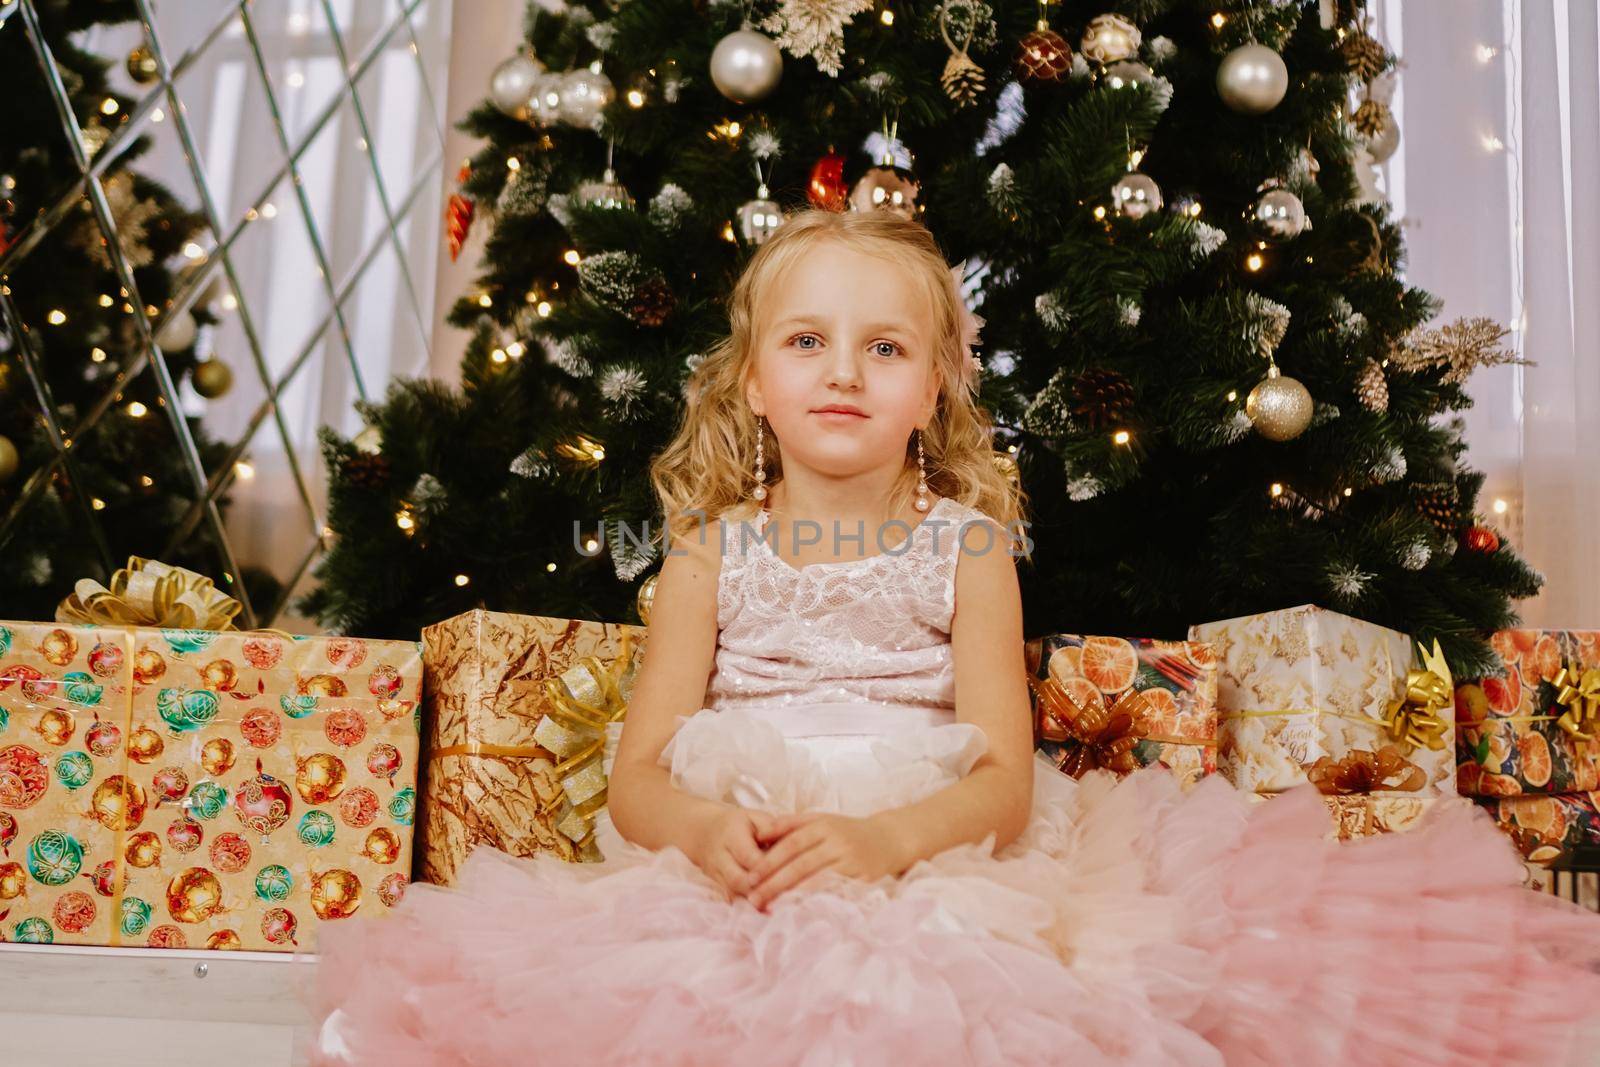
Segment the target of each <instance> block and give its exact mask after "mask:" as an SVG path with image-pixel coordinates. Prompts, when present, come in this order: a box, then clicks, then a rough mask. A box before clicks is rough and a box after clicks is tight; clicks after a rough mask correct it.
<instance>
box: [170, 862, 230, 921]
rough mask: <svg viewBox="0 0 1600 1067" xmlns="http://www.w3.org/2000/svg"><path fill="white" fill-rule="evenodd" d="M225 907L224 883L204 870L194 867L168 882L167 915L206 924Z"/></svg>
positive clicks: (179, 919) (180, 919)
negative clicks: (223, 904)
mask: <svg viewBox="0 0 1600 1067" xmlns="http://www.w3.org/2000/svg"><path fill="white" fill-rule="evenodd" d="M221 908H222V883H221V882H218V881H217V876H216V875H214V874H212V873H211V872H210V871H208V870H206V869H205V868H204V867H190V868H189V869H188V870H186V871H183V872H182V873H180V874H178V875H177V877H175V878H173V879H172V881H170V882H168V883H167V912H168V913H169V914H171V916H172V917H173V918H174V919H176V920H178V921H179V922H181V923H203V922H205V921H206V920H207V919H209V918H211V916H213V915H215V914H216V913H217V912H218V911H219V910H220V909H221Z"/></svg>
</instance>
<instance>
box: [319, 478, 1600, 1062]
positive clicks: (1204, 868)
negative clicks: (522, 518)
mask: <svg viewBox="0 0 1600 1067" xmlns="http://www.w3.org/2000/svg"><path fill="white" fill-rule="evenodd" d="M763 522H764V516H763V518H762V520H761V521H758V522H755V523H749V522H743V523H741V522H732V523H731V524H730V525H728V526H727V527H725V530H726V532H727V534H728V536H726V537H725V538H724V556H723V563H722V573H721V577H720V579H719V591H718V623H719V625H720V627H721V635H720V638H719V647H718V649H717V654H716V670H715V673H714V675H713V678H712V682H711V685H710V688H709V691H708V703H707V706H706V707H705V708H703V709H701V710H699V711H698V712H696V713H695V714H693V715H690V716H685V717H684V718H683V719H681V720H680V724H679V729H678V731H677V733H676V735H675V736H674V737H673V739H672V741H671V742H670V743H669V744H668V745H667V747H666V749H665V750H664V751H663V752H662V755H661V762H662V764H663V765H664V766H669V767H670V768H671V774H672V779H673V781H674V782H675V783H676V785H677V786H678V787H679V788H681V789H683V790H685V791H687V792H690V793H694V794H697V795H700V796H704V797H710V798H715V799H719V800H723V801H727V802H729V803H733V804H739V805H744V806H746V807H751V808H760V809H763V810H766V811H769V812H775V813H779V812H795V811H808V810H824V811H830V812H839V813H847V814H854V815H866V814H869V813H871V812H875V811H879V810H882V809H885V808H889V807H894V806H899V805H903V804H907V803H910V802H913V801H916V800H919V799H921V798H922V797H925V796H927V795H929V794H930V793H933V792H935V791H937V790H939V789H941V788H944V787H946V786H948V785H950V784H951V783H953V782H955V781H957V780H958V779H959V778H961V777H962V776H963V775H964V774H966V773H967V772H968V771H969V770H970V769H971V767H972V765H973V763H974V762H975V761H976V760H977V759H978V757H979V756H980V755H981V754H982V752H983V751H984V747H985V738H984V735H983V734H982V733H981V732H980V730H979V729H978V728H977V727H975V726H972V725H969V724H965V723H962V722H959V721H957V718H956V713H955V708H954V694H955V685H954V683H955V673H954V672H955V664H954V663H953V662H952V658H951V645H950V625H951V619H952V616H953V614H954V610H955V572H956V566H957V562H958V556H959V554H958V552H957V548H956V544H957V541H956V534H957V532H958V531H959V530H960V529H961V528H962V527H963V525H964V524H967V523H979V524H982V523H988V522H990V520H988V519H986V518H985V517H983V516H982V515H981V514H980V513H979V512H978V511H976V510H975V509H972V508H970V507H967V506H965V505H963V504H960V503H959V502H957V501H955V500H953V499H950V498H942V499H939V500H938V501H937V502H936V504H935V505H934V507H933V508H932V509H931V511H930V512H929V513H928V514H927V515H926V516H924V518H923V521H922V523H921V524H920V525H918V526H917V527H916V528H915V529H914V530H913V531H912V534H911V536H910V537H908V538H907V539H906V540H905V541H903V542H901V543H899V544H895V545H893V546H892V548H891V551H889V552H883V553H880V554H878V555H875V556H869V557H867V558H865V559H861V560H854V561H846V562H839V563H824V564H812V565H808V566H806V567H804V568H801V569H796V568H795V567H794V566H793V565H791V564H790V563H788V562H786V561H784V560H783V559H781V558H779V557H778V556H777V555H776V554H775V553H774V552H773V551H772V549H771V546H770V545H769V544H767V543H766V542H765V541H763V540H761V539H759V538H758V539H754V540H752V539H751V537H750V536H748V535H747V534H746V531H749V532H756V531H760V530H761V528H762V523H763ZM992 529H993V530H994V531H995V533H996V538H997V541H996V544H997V548H996V550H998V551H1004V550H1005V545H1006V543H1007V542H1006V540H1005V537H1004V535H1003V533H1001V532H1000V531H999V528H998V526H997V525H996V526H992ZM885 540H886V541H891V542H892V541H894V537H893V536H886V537H885ZM984 540H985V538H984V536H983V535H982V534H979V533H971V534H969V535H968V538H967V540H966V541H965V543H966V544H967V545H968V547H969V550H978V549H980V548H981V546H982V544H983V541H984ZM869 541H870V539H869ZM868 547H869V548H870V547H871V546H870V544H869V546H868ZM646 655H648V651H647V652H646ZM612 740H613V742H614V740H615V735H613V739H612ZM610 751H611V752H612V753H614V751H615V746H614V744H613V745H612V746H611V748H610ZM608 759H609V756H608ZM1034 781H1035V786H1034V805H1033V814H1032V819H1031V822H1030V824H1029V825H1028V827H1027V829H1026V831H1025V832H1024V833H1023V834H1022V836H1021V837H1020V838H1019V839H1018V840H1016V841H1013V842H1012V843H1010V844H1008V845H1007V846H1006V847H1004V848H1002V849H1000V850H999V851H998V852H997V851H995V850H994V849H993V844H992V842H993V838H991V839H990V840H989V841H986V842H984V843H983V844H981V845H980V844H968V845H963V846H959V847H956V848H952V849H949V850H947V851H945V852H942V853H940V854H939V855H937V856H934V857H933V858H931V859H929V860H926V861H924V862H921V863H918V864H917V865H916V866H914V867H913V868H912V869H911V870H910V871H908V872H906V874H905V875H903V876H902V877H900V878H898V879H884V880H882V881H880V882H877V883H875V884H869V883H865V882H858V881H850V880H846V879H844V878H843V877H842V876H834V877H833V880H832V881H831V882H828V883H826V884H825V885H824V886H823V887H820V888H817V889H816V890H814V891H810V892H804V893H802V892H798V891H796V892H791V893H789V894H786V895H782V896H780V897H779V898H778V899H776V900H775V901H774V902H773V903H772V905H771V906H770V910H769V912H768V913H766V914H763V913H762V912H759V911H757V910H756V909H755V908H754V907H753V906H752V905H751V904H750V903H749V902H748V901H746V900H744V899H743V898H738V899H736V900H735V901H734V902H733V903H731V904H730V903H727V902H726V900H725V898H724V896H723V895H722V893H721V891H720V890H719V889H718V888H717V887H716V886H715V884H714V883H712V882H711V881H710V880H709V879H708V878H707V877H706V876H705V875H704V874H702V873H701V872H700V870H699V869H698V868H697V867H695V866H694V865H693V864H692V863H691V862H690V861H689V860H688V859H687V857H685V855H684V854H683V853H682V852H681V851H679V850H678V849H676V848H669V849H666V850H664V851H661V852H651V851H648V850H645V849H642V848H640V847H638V846H635V845H633V844H631V843H630V842H627V841H625V840H624V839H623V838H621V837H620V836H619V835H618V833H617V832H616V829H615V827H614V826H613V825H612V824H611V822H610V820H609V819H608V818H607V817H606V816H605V815H604V814H602V815H601V817H600V819H599V824H598V834H599V844H600V847H601V850H602V852H603V853H604V855H605V857H606V859H605V862H604V863H598V864H567V863H564V862H562V861H560V860H558V859H555V858H553V857H544V856H540V857H534V858H531V859H516V858H512V857H509V856H507V855H505V854H503V853H501V852H498V851H495V850H492V849H484V848H480V849H478V850H477V851H475V852H474V853H473V854H472V855H471V856H470V857H469V859H468V860H467V862H466V864H465V866H464V868H463V870H462V872H461V876H460V879H459V882H458V884H457V886H455V887H454V888H451V889H441V888H437V887H433V886H428V885H421V884H419V885H415V886H413V887H412V888H411V889H410V891H409V892H408V894H407V896H406V898H405V900H404V901H403V902H402V903H401V904H400V905H399V907H397V908H396V909H395V911H394V912H393V914H391V915H390V916H389V917H387V918H385V919H384V920H382V921H381V922H370V923H346V924H336V925H334V926H329V927H324V930H323V933H322V935H321V936H322V938H323V941H322V951H323V955H322V958H321V962H320V966H319V974H318V981H317V982H316V988H315V990H314V991H313V992H312V993H311V994H310V995H311V996H312V998H313V1018H314V1025H313V1027H312V1029H311V1033H310V1036H309V1038H308V1050H307V1051H308V1057H309V1060H310V1062H312V1063H313V1064H318V1065H335V1064H337V1065H343V1064H352V1063H355V1064H383V1065H408V1064H440V1065H442V1064H452V1065H473V1067H504V1065H511V1064H559V1065H568V1064H572V1065H584V1067H591V1065H617V1064H651V1065H669V1064H671V1065H690V1064H693V1065H735V1064H737V1065H741V1067H744V1065H772V1067H777V1065H788V1064H793V1065H805V1067H872V1065H894V1067H921V1065H925V1064H938V1065H941V1067H944V1065H951V1067H954V1065H958V1064H985V1065H988V1064H992V1065H997V1067H998V1065H1007V1067H1017V1065H1033V1064H1073V1065H1078V1067H1091V1065H1101V1064H1107V1065H1109V1064H1120V1065H1127V1064H1136V1065H1162V1064H1179V1065H1188V1067H1206V1065H1221V1064H1228V1065H1231V1067H1254V1065H1261V1067H1267V1065H1271V1067H1290V1065H1292V1067H1308V1065H1320V1064H1339V1065H1349V1067H1383V1065H1389V1064H1395V1065H1401V1064H1403V1065H1406V1067H1417V1065H1430V1064H1469V1063H1470V1064H1480V1063H1487V1064H1495V1065H1497V1067H1505V1065H1507V1064H1541V1065H1544V1064H1574V1063H1582V1062H1585V1060H1584V1059H1583V1056H1584V1055H1585V1052H1584V1046H1583V1045H1582V1042H1583V1041H1585V1040H1589V1041H1590V1042H1592V1041H1593V1040H1594V1036H1595V1035H1594V1030H1593V1027H1592V1023H1593V1020H1594V1016H1595V1013H1596V1011H1597V1010H1600V974H1597V972H1596V970H1595V966H1596V961H1597V960H1600V916H1596V915H1594V914H1593V913H1589V912H1585V911H1582V910H1580V909H1579V908H1578V907H1577V906H1576V905H1573V904H1570V903H1567V902H1564V901H1561V900H1559V899H1557V898H1555V897H1552V896H1549V895H1543V894H1539V893H1537V892H1534V891H1531V890H1529V889H1526V888H1523V887H1522V885H1521V882H1522V874H1523V869H1522V864H1521V861H1520V860H1519V859H1518V857H1517V854H1516V852H1515V850H1514V849H1513V847H1512V845H1511V843H1510V842H1509V841H1508V840H1507V839H1506V838H1505V837H1504V836H1503V835H1502V834H1501V833H1500V832H1499V831H1498V830H1496V829H1495V828H1494V827H1493V826H1492V824H1491V821H1490V819H1489V817H1488V815H1487V814H1485V813H1482V812H1479V811H1477V810H1475V809H1473V808H1472V807H1471V806H1470V805H1468V806H1448V807H1445V808H1438V809H1434V810H1433V811H1432V812H1430V815H1429V818H1428V819H1427V820H1426V821H1425V822H1424V823H1423V824H1421V825H1420V826H1418V827H1417V828H1415V829H1413V830H1412V831H1409V832H1407V833H1404V834H1394V835H1386V836H1381V837H1374V838H1369V839H1365V840H1361V841H1357V842H1351V843H1345V844H1339V843H1336V842H1333V841H1330V840H1327V839H1326V837H1325V834H1326V831H1327V830H1328V828H1329V825H1330V824H1329V817H1328V814H1327V812H1326V810H1325V809H1324V807H1323V805H1322V803H1321V802H1320V800H1319V799H1318V797H1317V795H1316V793H1315V792H1314V791H1313V790H1312V789H1311V787H1309V786H1307V787H1305V788H1304V789H1302V790H1299V791H1296V792H1292V793H1290V794H1287V795H1285V796H1283V797H1280V798H1278V799H1275V800H1273V801H1271V802H1270V803H1266V804H1253V803H1250V802H1249V801H1248V800H1247V798H1245V797H1244V796H1242V795H1240V794H1238V793H1236V792H1235V791H1234V790H1233V788H1232V787H1231V786H1230V785H1229V784H1228V783H1227V782H1226V781H1224V780H1223V779H1221V778H1210V779H1206V780H1203V781H1202V782H1201V783H1199V784H1198V785H1197V786H1195V787H1194V788H1192V789H1190V790H1189V791H1187V792H1185V791H1183V790H1181V789H1180V788H1179V787H1178V785H1177V784H1176V783H1175V782H1174V780H1173V779H1172V778H1171V777H1169V776H1168V775H1167V773H1166V772H1165V771H1163V770H1161V769H1159V768H1150V769H1147V770H1144V771H1140V772H1138V773H1136V774H1133V775H1131V776H1129V777H1127V778H1124V779H1121V780H1118V779H1116V778H1114V777H1113V776H1112V775H1111V774H1109V773H1108V772H1103V771H1093V772H1090V773H1089V774H1088V775H1087V776H1086V777H1084V778H1083V779H1082V780H1078V781H1075V780H1073V779H1070V778H1067V777H1064V776H1063V775H1061V774H1060V773H1059V772H1057V771H1056V770H1055V769H1054V768H1053V767H1052V766H1051V765H1050V764H1049V763H1048V762H1046V761H1045V759H1044V758H1043V757H1042V756H1041V757H1038V763H1037V765H1036V768H1035V774H1034ZM1587 1047H1588V1048H1589V1050H1591V1051H1590V1053H1589V1054H1590V1055H1593V1054H1594V1053H1593V1051H1592V1050H1593V1049H1595V1048H1597V1047H1600V1046H1596V1045H1594V1044H1592V1043H1591V1044H1590V1045H1588V1046H1587Z"/></svg>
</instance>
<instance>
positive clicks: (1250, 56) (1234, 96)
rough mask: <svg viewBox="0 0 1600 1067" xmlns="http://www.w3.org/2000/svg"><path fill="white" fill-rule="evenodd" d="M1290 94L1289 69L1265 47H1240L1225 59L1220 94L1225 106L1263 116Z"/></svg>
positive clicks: (1219, 80) (1219, 73)
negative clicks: (1285, 94)
mask: <svg viewBox="0 0 1600 1067" xmlns="http://www.w3.org/2000/svg"><path fill="white" fill-rule="evenodd" d="M1288 91H1289V68H1288V67H1285V66H1284V65H1283V57H1282V56H1280V55H1279V54H1278V53H1276V52H1274V51H1273V50H1272V49H1270V48H1268V47H1267V46H1266V45H1264V44H1255V43H1254V42H1252V43H1250V44H1247V45H1241V46H1239V47H1238V48H1235V49H1234V50H1233V51H1231V52H1229V53H1228V54H1227V55H1225V56H1223V57H1222V63H1221V64H1220V65H1219V66H1218V67H1217V92H1218V93H1219V94H1220V95H1221V96H1222V102H1223V103H1224V104H1227V105H1228V106H1229V107H1230V108H1232V109H1233V110H1235V111H1238V112H1241V113H1243V114H1246V115H1264V114H1266V113H1267V112H1268V111H1271V110H1272V109H1273V108H1275V107H1277V106H1278V104H1279V102H1280V101H1282V100H1283V94H1284V93H1286V92H1288Z"/></svg>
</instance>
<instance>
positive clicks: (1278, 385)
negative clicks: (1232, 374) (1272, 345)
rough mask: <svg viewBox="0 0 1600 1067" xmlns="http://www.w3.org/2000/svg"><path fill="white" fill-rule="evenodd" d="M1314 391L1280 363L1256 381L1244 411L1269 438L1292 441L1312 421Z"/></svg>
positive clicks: (1271, 439) (1257, 429)
mask: <svg viewBox="0 0 1600 1067" xmlns="http://www.w3.org/2000/svg"><path fill="white" fill-rule="evenodd" d="M1313 406H1314V405H1313V404H1312V402H1311V393H1310V392H1309V391H1308V390H1307V389H1306V387H1305V386H1303V385H1301V384H1300V383H1299V382H1297V381H1295V380H1294V379H1293V378H1286V377H1284V375H1283V374H1281V373H1280V372H1279V371H1278V368H1277V367H1276V366H1273V367H1269V368H1267V376H1266V377H1265V378H1263V379H1261V381H1259V382H1257V383H1256V387H1255V388H1254V389H1252V390H1250V395H1249V396H1247V397H1246V398H1245V401H1244V413H1245V415H1247V416H1248V417H1249V419H1250V423H1251V425H1252V426H1254V427H1255V428H1256V432H1257V433H1259V434H1260V435H1261V436H1262V437H1265V438H1266V439H1267V440H1269V441H1290V440H1293V439H1294V438H1296V437H1299V436H1300V435H1301V434H1302V433H1304V432H1305V428H1306V427H1307V426H1309V425H1311V410H1312V407H1313Z"/></svg>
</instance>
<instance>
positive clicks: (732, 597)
mask: <svg viewBox="0 0 1600 1067" xmlns="http://www.w3.org/2000/svg"><path fill="white" fill-rule="evenodd" d="M766 520H767V512H766V511H765V510H764V509H763V510H762V511H761V512H760V514H759V517H758V518H757V519H756V520H755V521H754V522H751V521H750V520H749V519H748V518H737V517H731V516H730V517H726V518H725V519H724V520H723V522H722V524H721V525H720V531H721V537H722V571H721V575H720V577H719V578H718V582H717V624H718V626H719V627H720V629H721V633H720V635H719V638H718V642H717V654H716V667H715V670H714V671H713V673H712V676H711V681H710V683H709V688H708V690H707V705H706V706H707V707H711V708H714V709H717V710H725V709H730V708H740V709H752V708H758V707H759V708H764V709H771V708H772V707H774V706H781V705H791V704H806V705H824V704H829V705H843V704H860V703H863V702H865V703H871V704H880V705H888V706H900V705H904V706H906V707H913V708H920V709H924V710H925V711H927V712H934V713H937V715H938V717H939V718H948V717H950V716H952V715H953V712H954V708H955V669H954V663H953V662H952V659H951V650H950V623H951V619H952V618H953V616H954V613H955V574H956V564H957V559H958V555H959V553H958V543H959V542H958V537H959V536H961V535H962V533H963V528H964V527H966V526H967V525H968V524H971V523H980V524H981V523H988V524H990V525H991V527H992V531H991V532H992V536H993V542H992V544H993V547H992V548H991V549H990V551H998V552H1004V551H1006V550H1007V544H1008V542H1007V540H1006V539H1005V535H1004V533H1003V531H1002V529H1001V527H1000V525H999V524H998V523H996V522H994V520H993V519H990V518H989V517H988V516H986V515H984V514H983V513H982V512H981V511H979V510H978V509H976V508H972V507H968V506H966V505H964V504H960V503H958V502H957V501H955V500H953V499H951V498H949V497H941V498H939V499H938V500H937V501H936V502H935V503H934V505H933V507H932V508H931V509H929V511H928V513H927V515H925V516H924V517H923V519H922V521H921V522H920V523H919V524H918V525H917V526H916V527H914V528H913V529H912V531H911V533H910V535H909V536H908V537H905V538H904V539H903V540H902V541H901V542H900V543H898V544H895V545H894V546H893V547H892V549H890V550H889V551H880V552H879V553H878V554H876V555H871V556H867V557H865V558H863V559H857V560H842V561H838V562H834V563H812V564H808V565H806V566H805V567H802V568H799V569H796V568H795V567H794V566H793V565H792V564H790V563H788V562H786V561H785V560H783V559H782V558H780V557H779V556H778V555H777V553H776V552H774V551H773V545H772V543H771V541H772V538H771V537H770V535H769V534H768V532H767V521H766ZM965 536H966V538H967V540H966V542H965V543H966V544H967V550H968V551H981V550H982V549H983V546H984V544H985V542H986V541H987V540H988V538H986V537H985V536H984V535H983V534H982V533H977V532H973V533H969V534H966V535H965ZM883 540H884V541H885V542H887V541H891V540H893V535H892V534H891V533H889V532H885V534H884V537H883ZM865 542H866V544H865V547H866V548H867V549H869V550H870V549H873V548H881V547H882V546H881V545H878V544H876V543H875V538H874V537H873V535H872V534H871V533H868V534H867V536H866V538H865Z"/></svg>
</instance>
